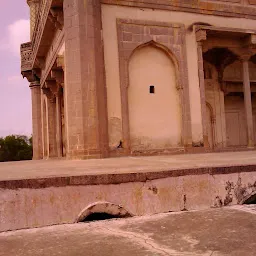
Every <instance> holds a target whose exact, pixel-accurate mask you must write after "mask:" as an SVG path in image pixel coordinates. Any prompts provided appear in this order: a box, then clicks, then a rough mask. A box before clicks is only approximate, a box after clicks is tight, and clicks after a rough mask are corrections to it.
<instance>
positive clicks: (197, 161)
mask: <svg viewBox="0 0 256 256" xmlns="http://www.w3.org/2000/svg"><path fill="white" fill-rule="evenodd" d="M237 165H256V151H242V152H223V153H207V154H182V155H171V156H170V155H169V156H149V157H145V156H144V157H120V158H107V159H92V160H57V159H56V160H39V161H23V162H6V163H0V181H6V180H23V179H37V178H50V177H63V176H66V177H67V176H80V175H98V174H120V173H121V174H122V173H143V172H156V171H169V170H172V169H173V170H174V169H176V170H177V169H187V168H199V167H224V166H237Z"/></svg>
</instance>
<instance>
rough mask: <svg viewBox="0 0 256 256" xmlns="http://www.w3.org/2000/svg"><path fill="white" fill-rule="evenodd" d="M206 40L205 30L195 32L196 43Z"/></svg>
mask: <svg viewBox="0 0 256 256" xmlns="http://www.w3.org/2000/svg"><path fill="white" fill-rule="evenodd" d="M206 39H207V32H206V30H203V29H198V30H196V41H197V42H198V43H199V42H202V41H205V40H206Z"/></svg>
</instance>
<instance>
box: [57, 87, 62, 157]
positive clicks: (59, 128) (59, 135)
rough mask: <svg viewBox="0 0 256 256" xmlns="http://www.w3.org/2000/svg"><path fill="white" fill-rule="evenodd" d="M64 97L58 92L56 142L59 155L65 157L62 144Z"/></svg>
mask: <svg viewBox="0 0 256 256" xmlns="http://www.w3.org/2000/svg"><path fill="white" fill-rule="evenodd" d="M61 101H62V95H61V92H60V91H58V92H57V95H56V142H57V155H58V157H62V156H63V143H62V121H61V118H62V117H61V104H62V102H61Z"/></svg>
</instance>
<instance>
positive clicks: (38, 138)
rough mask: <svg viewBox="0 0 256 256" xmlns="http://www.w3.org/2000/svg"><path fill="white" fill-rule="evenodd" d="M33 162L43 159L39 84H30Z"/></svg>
mask: <svg viewBox="0 0 256 256" xmlns="http://www.w3.org/2000/svg"><path fill="white" fill-rule="evenodd" d="M30 89H31V97H32V129H33V160H38V159H42V158H43V147H42V119H41V89H40V82H31V83H30Z"/></svg>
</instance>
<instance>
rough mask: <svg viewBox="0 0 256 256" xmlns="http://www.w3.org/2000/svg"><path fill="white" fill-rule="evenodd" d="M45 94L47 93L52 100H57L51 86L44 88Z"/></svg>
mask: <svg viewBox="0 0 256 256" xmlns="http://www.w3.org/2000/svg"><path fill="white" fill-rule="evenodd" d="M42 91H43V94H44V95H46V97H47V99H49V101H50V102H52V103H54V102H55V99H56V98H55V95H54V94H53V93H52V91H51V90H50V89H49V88H42Z"/></svg>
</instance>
